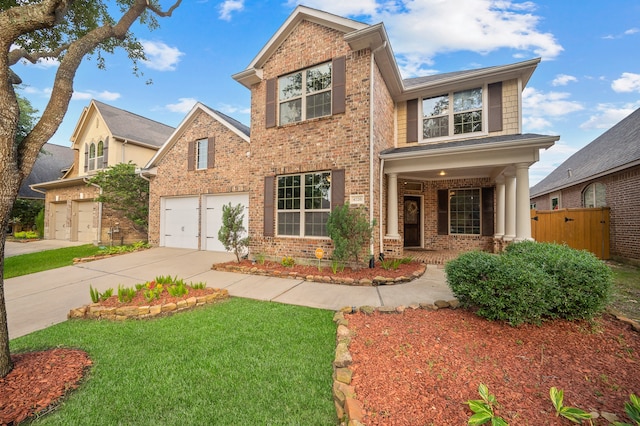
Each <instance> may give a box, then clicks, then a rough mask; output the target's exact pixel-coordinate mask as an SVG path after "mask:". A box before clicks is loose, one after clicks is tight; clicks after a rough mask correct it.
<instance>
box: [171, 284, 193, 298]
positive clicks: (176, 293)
mask: <svg viewBox="0 0 640 426" xmlns="http://www.w3.org/2000/svg"><path fill="white" fill-rule="evenodd" d="M167 292H168V293H169V295H170V296H173V297H182V296H185V295H187V294H189V289H188V288H187V286H186V285H185V284H184V281H182V280H180V281H178V283H176V284H171V285H169V286H167Z"/></svg>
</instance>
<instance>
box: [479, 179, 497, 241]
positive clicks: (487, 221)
mask: <svg viewBox="0 0 640 426" xmlns="http://www.w3.org/2000/svg"><path fill="white" fill-rule="evenodd" d="M493 193H494V191H493V187H488V188H482V235H484V236H493V234H494V233H495V230H494V220H493Z"/></svg>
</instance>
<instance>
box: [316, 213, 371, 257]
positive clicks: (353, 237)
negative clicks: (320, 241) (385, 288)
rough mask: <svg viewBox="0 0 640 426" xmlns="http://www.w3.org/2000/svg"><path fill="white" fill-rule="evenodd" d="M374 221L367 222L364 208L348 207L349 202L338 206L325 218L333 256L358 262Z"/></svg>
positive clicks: (369, 237) (369, 236)
mask: <svg viewBox="0 0 640 426" xmlns="http://www.w3.org/2000/svg"><path fill="white" fill-rule="evenodd" d="M374 225H375V221H373V222H372V223H369V220H368V219H367V214H366V211H365V209H364V208H362V207H358V208H350V207H349V203H346V204H344V205H342V206H338V207H336V208H335V209H333V211H332V212H331V213H329V219H328V220H327V231H328V232H329V237H330V238H331V240H333V258H334V259H335V260H337V261H340V262H347V261H349V260H350V259H354V260H355V261H356V263H359V262H360V254H361V253H362V252H363V251H364V250H365V247H366V245H367V244H368V243H369V241H370V240H371V237H372V235H373V226H374Z"/></svg>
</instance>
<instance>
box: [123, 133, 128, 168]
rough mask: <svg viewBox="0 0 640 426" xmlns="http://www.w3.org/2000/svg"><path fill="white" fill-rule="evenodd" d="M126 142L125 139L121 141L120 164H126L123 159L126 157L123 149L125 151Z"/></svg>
mask: <svg viewBox="0 0 640 426" xmlns="http://www.w3.org/2000/svg"><path fill="white" fill-rule="evenodd" d="M127 142H128V141H127V140H126V139H125V140H123V141H122V162H123V163H126V161H124V159H125V157H126V155H125V149H126V147H127Z"/></svg>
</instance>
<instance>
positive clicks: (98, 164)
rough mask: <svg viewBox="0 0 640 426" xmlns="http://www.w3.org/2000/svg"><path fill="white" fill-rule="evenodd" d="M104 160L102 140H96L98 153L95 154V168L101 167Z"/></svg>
mask: <svg viewBox="0 0 640 426" xmlns="http://www.w3.org/2000/svg"><path fill="white" fill-rule="evenodd" d="M103 160H104V142H102V141H100V142H98V153H97V155H96V168H97V169H101V168H102V165H103V164H104V163H103Z"/></svg>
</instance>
